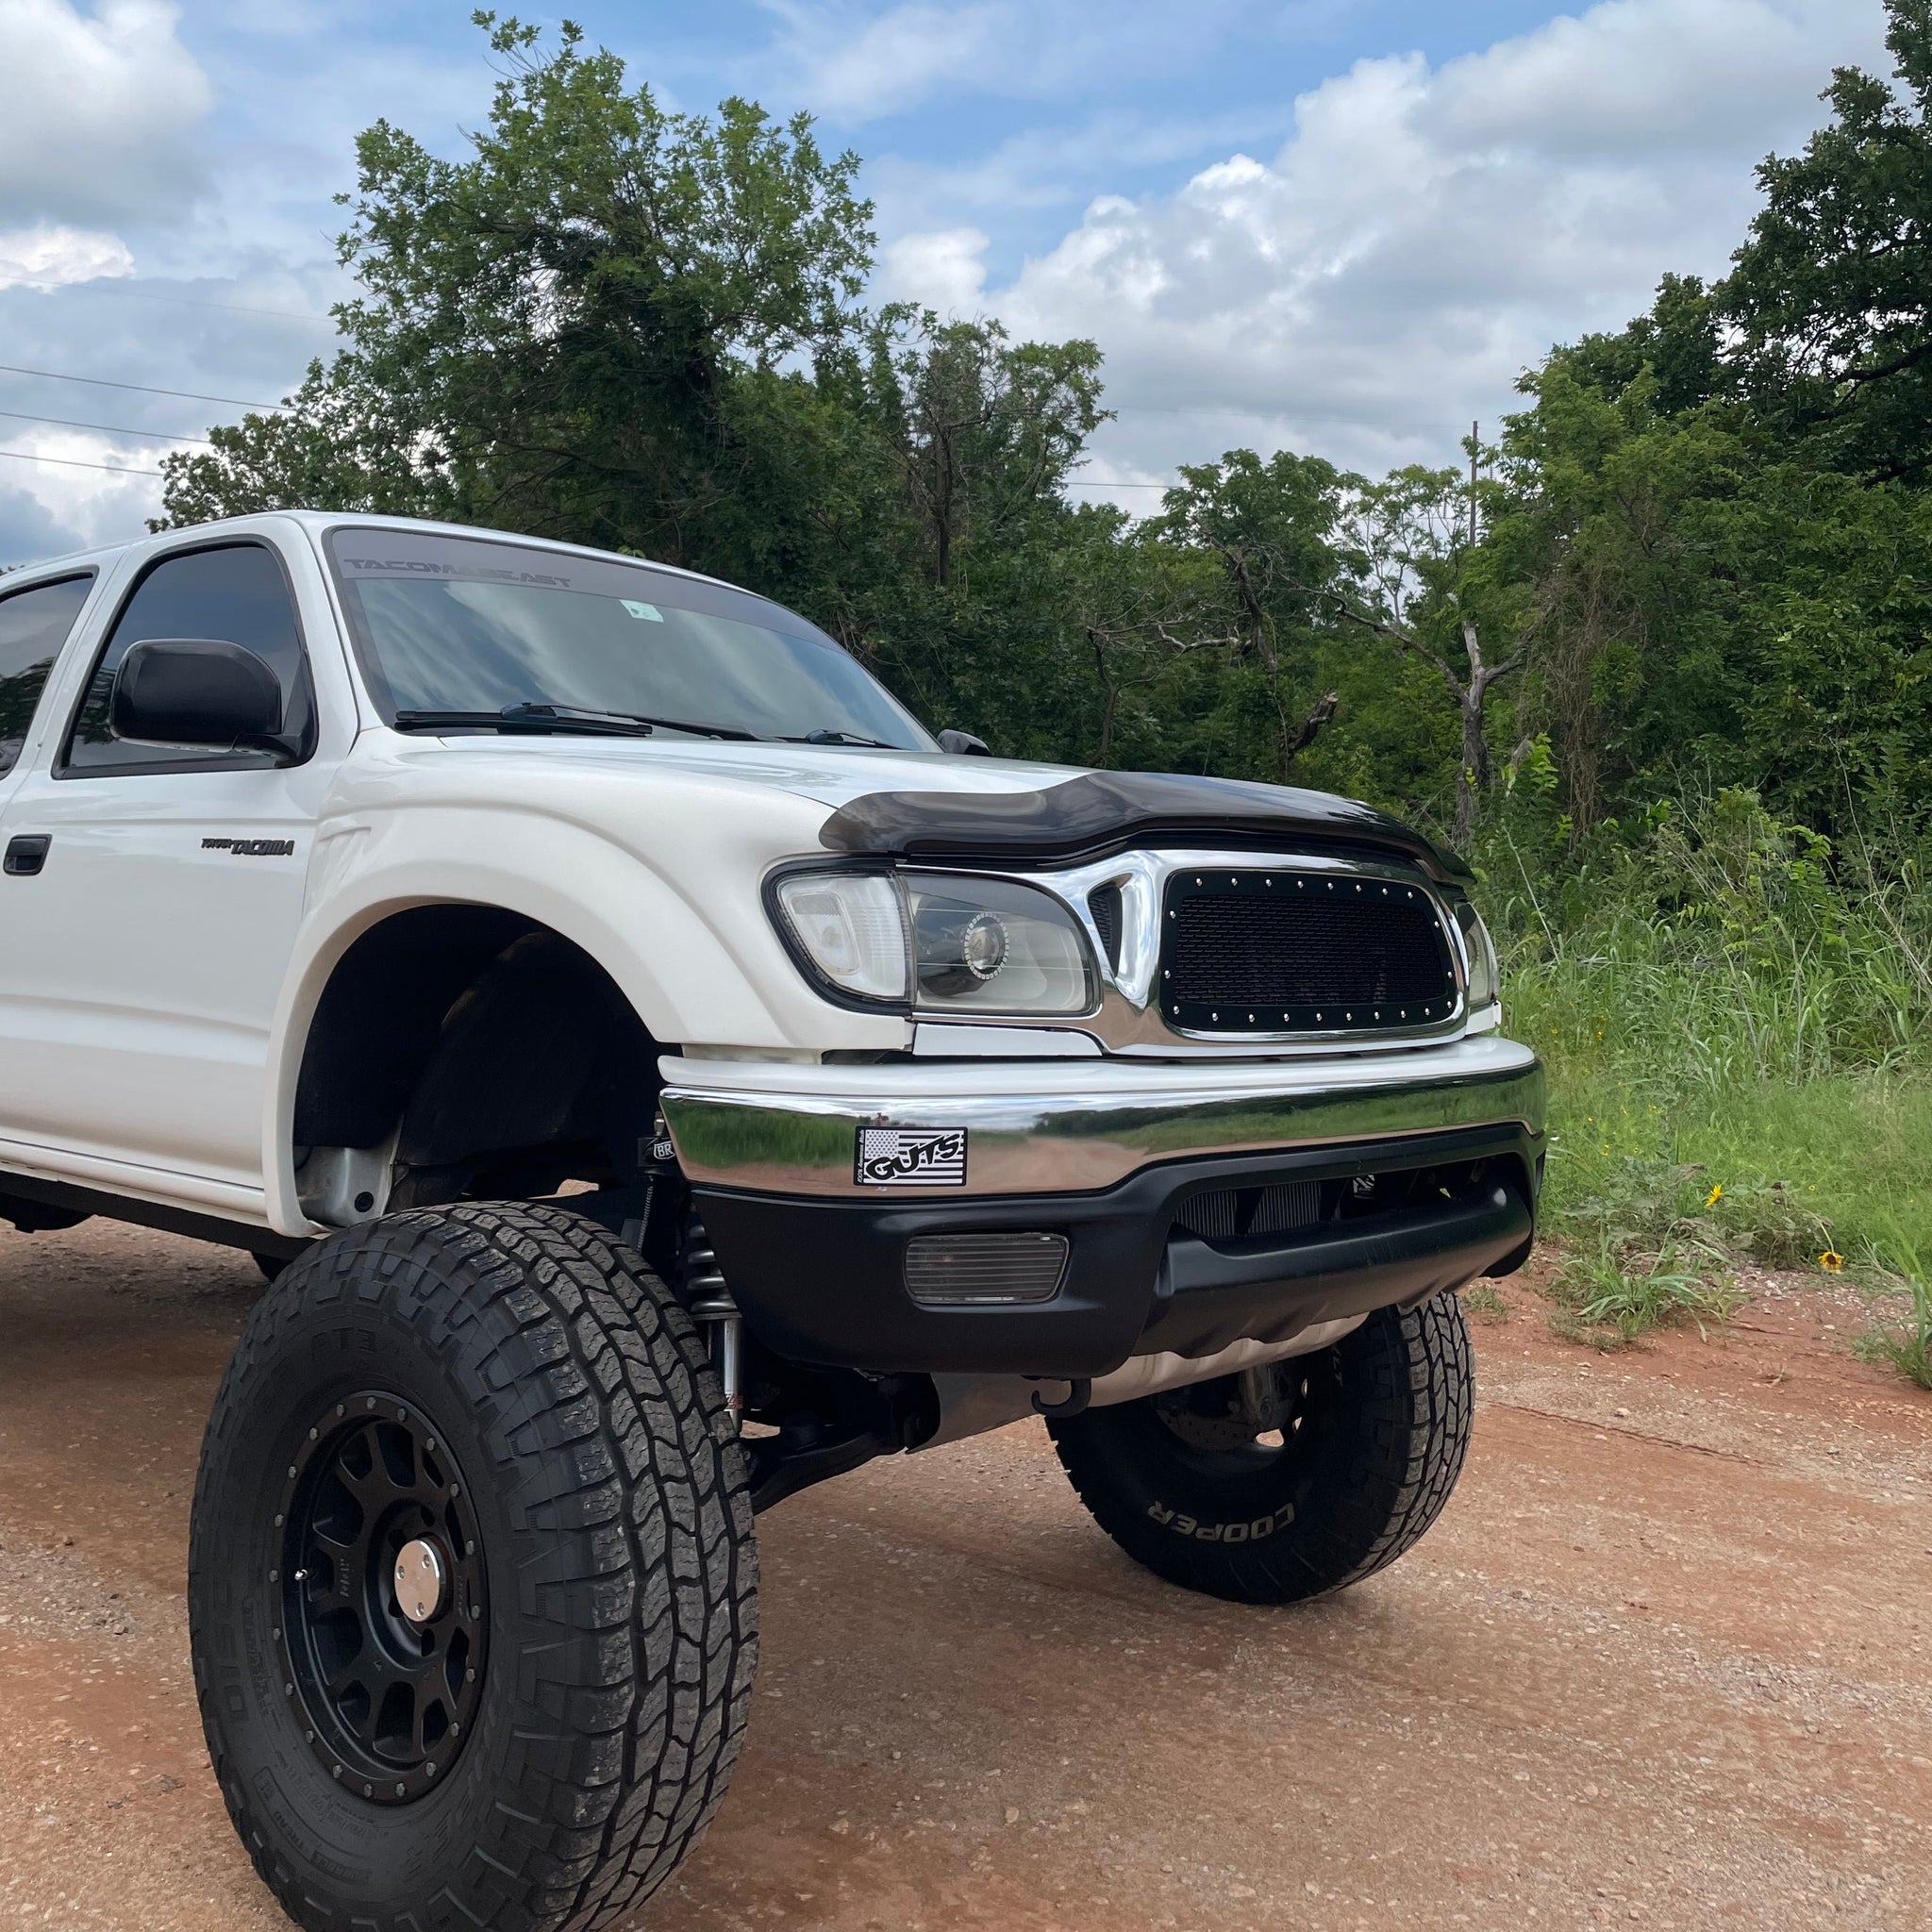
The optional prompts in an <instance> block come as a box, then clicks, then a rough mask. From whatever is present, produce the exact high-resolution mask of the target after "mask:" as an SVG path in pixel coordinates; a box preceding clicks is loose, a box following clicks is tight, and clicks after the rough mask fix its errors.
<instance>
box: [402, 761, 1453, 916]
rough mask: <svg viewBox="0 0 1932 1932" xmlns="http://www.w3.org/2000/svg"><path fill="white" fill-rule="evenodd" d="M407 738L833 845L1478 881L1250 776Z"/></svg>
mask: <svg viewBox="0 0 1932 1932" xmlns="http://www.w3.org/2000/svg"><path fill="white" fill-rule="evenodd" d="M405 742H407V743H408V745H409V746H410V748H411V750H418V749H420V750H421V751H424V752H427V751H429V750H430V749H431V747H434V749H435V752H436V753H437V754H439V755H440V756H438V757H436V758H435V762H437V763H439V764H441V763H442V762H443V760H444V759H450V760H455V761H460V762H462V763H465V764H468V763H471V761H473V760H474V761H475V765H477V766H482V767H487V768H488V770H489V771H491V772H492V773H495V774H500V775H501V776H502V777H504V778H508V776H509V775H510V773H511V771H512V770H519V769H521V770H524V771H528V770H530V768H531V767H532V766H533V765H536V766H538V767H539V768H540V769H541V770H542V771H543V772H545V773H546V774H552V775H556V774H561V773H562V772H563V771H565V770H567V769H568V770H581V771H583V772H584V774H585V775H586V776H588V775H590V774H591V772H592V771H594V772H596V773H597V774H599V775H601V776H604V777H606V778H608V777H611V776H614V775H616V774H619V773H631V774H636V775H637V776H638V777H645V776H646V775H647V774H648V776H649V777H651V778H653V779H656V780H657V781H658V783H659V784H662V783H666V782H669V783H672V784H675V782H676V778H677V776H678V775H679V774H687V775H688V776H689V777H691V779H694V780H699V781H709V782H710V783H716V782H719V781H723V782H724V783H726V784H728V785H730V786H732V787H734V788H735V787H739V786H742V787H746V788H755V789H761V790H766V791H777V792H783V793H789V794H791V796H792V797H794V798H798V799H803V800H808V801H810V802H812V803H813V804H816V805H820V806H823V807H824V808H825V810H826V817H825V819H824V823H823V824H822V825H821V826H820V828H819V835H818V836H819V842H820V844H821V845H822V846H823V847H824V850H825V851H827V852H844V853H852V854H862V855H872V856H878V857H893V858H909V859H924V860H925V861H927V862H931V863H951V864H958V863H966V862H972V863H988V864H1003V865H1020V866H1029V865H1044V864H1049V863H1053V864H1070V863H1077V862H1083V861H1085V860H1088V859H1094V858H1105V857H1108V856H1109V855H1110V854H1112V853H1114V852H1120V851H1124V850H1127V849H1128V848H1130V847H1132V846H1136V845H1144V844H1149V843H1161V844H1169V845H1176V844H1178V845H1214V846H1219V847H1232V848H1240V847H1243V846H1254V847H1256V848H1257V849H1258V848H1261V847H1271V848H1274V849H1279V848H1280V847H1281V846H1282V845H1283V844H1284V843H1292V844H1294V845H1295V846H1297V847H1298V848H1301V849H1305V850H1307V849H1312V850H1323V851H1334V852H1343V853H1346V852H1356V853H1360V852H1372V853H1380V854H1386V855H1395V856H1399V857H1401V858H1406V859H1407V860H1408V861H1410V862H1411V863H1413V864H1416V865H1419V866H1421V867H1422V868H1423V870H1424V872H1426V873H1427V874H1429V875H1430V876H1431V877H1433V878H1436V879H1438V880H1441V881H1448V880H1459V879H1464V878H1466V877H1467V876H1468V869H1467V867H1466V866H1465V865H1464V864H1463V863H1462V861H1461V860H1460V859H1459V858H1457V857H1456V856H1455V855H1454V854H1452V853H1449V852H1447V851H1445V850H1444V849H1443V848H1442V847H1441V846H1439V845H1438V844H1436V843H1435V841H1433V840H1431V839H1429V838H1427V837H1426V836H1424V834H1423V833H1421V832H1418V831H1415V830H1413V829H1412V828H1411V827H1409V826H1407V825H1406V824H1403V823H1402V822H1401V821H1400V820H1398V819H1395V818H1391V816H1390V815H1389V814H1388V813H1386V812H1383V811H1378V810H1377V809H1376V808H1374V806H1370V805H1364V804H1362V803H1360V802H1359V801H1357V800H1355V799H1348V798H1339V797H1337V796H1335V795H1334V794H1332V793H1330V792H1325V791H1304V790H1302V789H1301V788H1299V787H1296V786H1287V785H1261V784H1256V783H1253V782H1251V781H1248V780H1244V779H1231V778H1208V777H1201V776H1197V775H1191V774H1167V773H1145V772H1093V771H1082V770H1079V769H1077V768H1075V767H1070V766H1066V765H1043V764H1028V763H1023V762H1021V761H1019V760H1016V759H1008V758H962V757H958V756H955V755H950V754H946V753H941V752H908V751H875V750H868V749H864V748H861V747H858V746H839V747H830V746H827V747H820V746H816V745H793V744H784V745H780V744H737V743H717V742H711V741H702V742H694V741H682V740H671V739H654V740H627V739H589V738H586V739H568V738H549V739H544V740H541V741H532V740H530V739H528V738H485V737H460V738H447V739H441V740H437V739H424V738H421V737H417V736H415V735H413V734H412V735H411V736H410V737H409V738H408V740H407V741H405ZM479 775H481V774H479ZM492 789H493V787H492Z"/></svg>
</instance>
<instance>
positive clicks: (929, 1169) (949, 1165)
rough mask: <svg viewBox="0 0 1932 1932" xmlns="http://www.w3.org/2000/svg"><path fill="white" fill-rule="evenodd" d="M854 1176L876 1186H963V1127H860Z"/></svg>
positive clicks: (964, 1140) (964, 1170)
mask: <svg viewBox="0 0 1932 1932" xmlns="http://www.w3.org/2000/svg"><path fill="white" fill-rule="evenodd" d="M853 1178H854V1179H855V1180H856V1181H858V1183H859V1184H860V1185H861V1186H863V1187H873V1188H963V1187H964V1186H965V1185H966V1129H965V1128H964V1127H860V1128H859V1130H858V1158H857V1160H856V1161H855V1163H854V1166H853Z"/></svg>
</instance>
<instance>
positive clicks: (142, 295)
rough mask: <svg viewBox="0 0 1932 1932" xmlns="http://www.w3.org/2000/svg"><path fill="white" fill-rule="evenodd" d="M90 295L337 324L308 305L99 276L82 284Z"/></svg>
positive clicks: (333, 319) (278, 318)
mask: <svg viewBox="0 0 1932 1932" xmlns="http://www.w3.org/2000/svg"><path fill="white" fill-rule="evenodd" d="M82 286H83V287H84V288H85V289H86V291H87V292H88V293H89V294H90V295H132V296H134V297H136V298H137V299H138V300H140V301H142V302H172V303H175V304H176V305H177V306H178V307H180V308H221V309H225V310H226V312H227V313H228V314H230V315H272V316H274V317H275V319H276V321H278V322H325V323H327V324H329V325H330V326H331V327H333V326H334V324H335V317H334V316H332V315H315V314H311V313H310V312H309V311H308V309H306V308H247V307H245V306H244V305H243V304H242V303H240V302H209V301H207V300H205V299H204V298H203V297H201V296H199V295H163V294H161V293H159V292H158V291H156V290H154V289H129V288H124V287H123V286H122V285H121V284H120V283H118V282H110V281H105V280H101V279H98V278H97V279H96V280H94V281H92V282H88V283H85V284H83V285H82Z"/></svg>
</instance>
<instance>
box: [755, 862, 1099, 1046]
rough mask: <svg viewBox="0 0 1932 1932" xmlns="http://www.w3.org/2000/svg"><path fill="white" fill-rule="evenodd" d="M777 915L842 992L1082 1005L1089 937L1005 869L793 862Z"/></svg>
mask: <svg viewBox="0 0 1932 1932" xmlns="http://www.w3.org/2000/svg"><path fill="white" fill-rule="evenodd" d="M777 899H778V905H779V908H780V909H781V910H782V912H783V914H784V917H785V921H786V924H788V925H789V926H790V927H791V932H792V935H793V936H794V937H795V938H796V940H797V941H798V943H799V945H800V946H801V947H802V948H803V949H804V951H805V954H806V956H807V957H808V958H809V959H810V960H811V962H812V964H813V966H815V967H816V968H817V970H818V971H819V973H820V974H822V975H823V976H824V978H825V979H826V980H827V981H828V982H829V983H830V984H831V985H832V986H834V987H836V988H838V989H839V990H840V991H843V992H850V993H856V994H858V996H859V997H861V998H863V999H874V1000H882V1001H893V1002H906V1001H908V1000H909V1001H910V1003H911V1004H912V1005H913V1006H914V1007H916V1008H918V1009H919V1010H920V1011H922V1012H950V1013H962V1012H966V1013H970V1012H984V1013H1056V1014H1064V1013H1084V1012H1086V1011H1087V1010H1088V1008H1090V1007H1091V1005H1092V1004H1093V975H1092V966H1091V960H1090V958H1089V957H1088V949H1087V941H1086V939H1085V937H1084V936H1083V934H1082V933H1081V930H1080V928H1079V925H1078V924H1077V923H1076V922H1075V921H1074V916H1073V914H1072V913H1071V912H1069V911H1068V910H1067V909H1066V908H1065V907H1063V906H1062V905H1060V903H1059V902H1058V900H1057V899H1055V898H1053V897H1052V896H1051V895H1050V894H1048V893H1046V892H1041V891H1036V890H1035V889H1034V888H1033V887H1031V886H1024V885H1019V884H1017V883H1015V882H1014V881H1012V880H1009V879H972V878H953V877H941V876H938V875H936V874H916V873H914V874H896V875H891V876H888V875H887V874H882V873H796V874H792V875H791V877H790V878H785V879H781V880H780V881H779V882H778V888H777Z"/></svg>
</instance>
